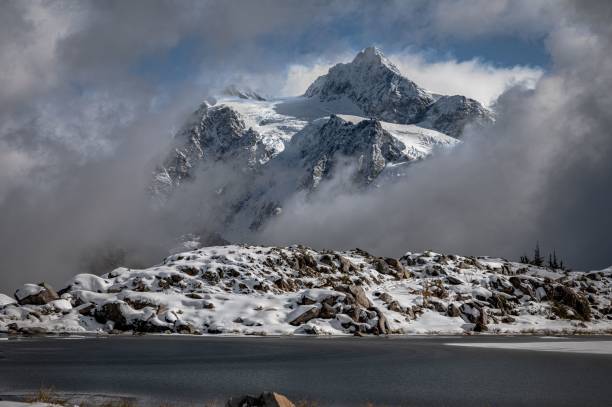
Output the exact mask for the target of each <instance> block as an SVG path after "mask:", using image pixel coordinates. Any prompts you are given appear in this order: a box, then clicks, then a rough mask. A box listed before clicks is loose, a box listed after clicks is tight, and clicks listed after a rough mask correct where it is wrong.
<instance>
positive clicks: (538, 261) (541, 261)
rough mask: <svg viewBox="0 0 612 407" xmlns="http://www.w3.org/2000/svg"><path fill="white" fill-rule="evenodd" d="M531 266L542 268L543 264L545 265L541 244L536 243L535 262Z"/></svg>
mask: <svg viewBox="0 0 612 407" xmlns="http://www.w3.org/2000/svg"><path fill="white" fill-rule="evenodd" d="M531 264H533V265H534V266H538V267H541V266H542V264H544V259H543V258H542V256H541V255H540V242H537V243H536V247H535V250H534V251H533V261H532V262H531Z"/></svg>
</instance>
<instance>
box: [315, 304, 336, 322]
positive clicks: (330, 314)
mask: <svg viewBox="0 0 612 407" xmlns="http://www.w3.org/2000/svg"><path fill="white" fill-rule="evenodd" d="M335 317H336V309H335V308H334V307H332V306H331V305H329V304H325V303H324V304H323V305H322V306H321V311H320V312H319V318H324V319H331V318H335Z"/></svg>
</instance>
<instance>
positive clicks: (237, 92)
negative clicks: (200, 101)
mask: <svg viewBox="0 0 612 407" xmlns="http://www.w3.org/2000/svg"><path fill="white" fill-rule="evenodd" d="M223 95H224V96H232V97H237V98H240V99H251V100H258V101H260V102H261V101H264V100H266V98H265V97H263V96H261V95H260V94H259V93H257V92H255V91H254V90H252V89H249V88H239V87H238V86H236V85H230V86H228V87H226V88H225V89H224V90H223Z"/></svg>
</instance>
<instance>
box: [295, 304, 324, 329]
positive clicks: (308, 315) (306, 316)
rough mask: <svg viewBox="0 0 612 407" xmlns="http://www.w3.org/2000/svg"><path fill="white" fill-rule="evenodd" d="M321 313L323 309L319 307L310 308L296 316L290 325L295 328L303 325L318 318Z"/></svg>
mask: <svg viewBox="0 0 612 407" xmlns="http://www.w3.org/2000/svg"><path fill="white" fill-rule="evenodd" d="M320 311H321V309H320V308H319V307H317V306H316V305H313V306H311V307H310V308H308V309H306V310H304V312H302V313H301V314H299V315H296V316H295V317H294V318H293V319H292V320H291V321H289V323H290V324H291V325H294V326H297V325H301V324H303V323H304V322H308V321H310V320H311V319H313V318H316V317H318V316H319V312H320Z"/></svg>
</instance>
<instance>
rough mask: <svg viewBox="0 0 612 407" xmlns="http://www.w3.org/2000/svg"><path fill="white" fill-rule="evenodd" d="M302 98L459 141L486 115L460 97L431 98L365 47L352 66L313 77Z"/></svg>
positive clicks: (489, 117) (339, 66)
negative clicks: (341, 104) (347, 106)
mask: <svg viewBox="0 0 612 407" xmlns="http://www.w3.org/2000/svg"><path fill="white" fill-rule="evenodd" d="M305 96H307V97H310V98H318V99H320V100H323V101H332V100H335V99H340V98H346V99H348V100H350V101H352V102H353V103H355V104H356V105H357V106H358V107H359V108H360V109H361V110H362V111H363V113H364V114H365V115H367V116H369V117H373V118H376V119H379V120H384V121H388V122H393V123H403V124H412V123H417V124H418V125H419V126H421V127H426V128H430V129H434V130H438V131H440V132H442V133H445V134H448V135H450V136H453V137H460V136H461V134H462V133H463V129H464V128H465V126H466V125H467V124H471V123H474V124H477V125H484V124H487V123H490V122H491V121H492V119H493V115H492V113H491V112H490V111H489V110H487V109H486V108H485V107H483V106H482V105H481V104H480V103H479V102H478V101H476V100H474V99H469V98H466V97H465V96H460V95H455V96H434V95H432V94H431V93H429V92H427V91H426V90H425V89H423V88H421V87H419V86H418V85H417V84H416V83H414V82H412V81H411V80H409V79H408V78H406V77H404V76H402V74H401V73H400V71H399V70H398V69H397V67H396V66H395V65H394V64H393V63H392V62H391V61H389V59H387V58H386V57H385V56H384V55H383V53H382V52H381V51H380V50H379V49H377V48H375V47H369V48H366V49H364V50H363V51H361V52H360V53H359V54H357V56H356V57H355V59H353V61H352V62H350V63H347V64H337V65H335V66H333V67H332V68H330V69H329V72H328V73H327V74H325V75H323V76H320V77H319V78H317V79H316V80H315V81H314V82H313V83H312V84H311V85H310V87H308V89H307V90H306V93H305Z"/></svg>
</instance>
